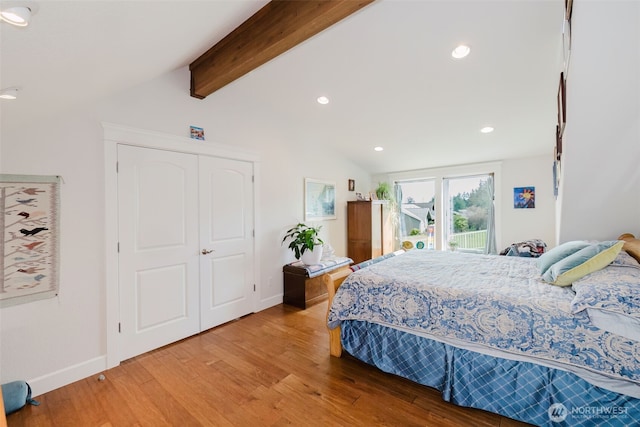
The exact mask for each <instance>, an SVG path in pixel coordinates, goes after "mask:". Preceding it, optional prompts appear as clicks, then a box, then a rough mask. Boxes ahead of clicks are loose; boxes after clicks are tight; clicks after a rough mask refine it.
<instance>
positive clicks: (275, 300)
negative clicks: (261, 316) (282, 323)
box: [256, 294, 284, 311]
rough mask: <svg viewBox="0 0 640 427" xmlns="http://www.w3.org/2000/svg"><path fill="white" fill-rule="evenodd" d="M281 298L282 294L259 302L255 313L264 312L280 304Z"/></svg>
mask: <svg viewBox="0 0 640 427" xmlns="http://www.w3.org/2000/svg"><path fill="white" fill-rule="evenodd" d="M283 297H284V294H278V295H275V296H272V297H269V298H267V299H263V300H260V302H259V303H258V307H257V309H256V311H262V310H266V309H267V308H270V307H273V306H274V305H278V304H282V298H283Z"/></svg>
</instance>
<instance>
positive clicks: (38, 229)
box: [20, 227, 48, 236]
mask: <svg viewBox="0 0 640 427" xmlns="http://www.w3.org/2000/svg"><path fill="white" fill-rule="evenodd" d="M46 230H48V228H46V227H36V228H34V229H33V230H27V229H26V228H21V229H20V232H21V233H22V234H24V235H25V236H35V235H36V234H38V233H40V232H41V231H46Z"/></svg>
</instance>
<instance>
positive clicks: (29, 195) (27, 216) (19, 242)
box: [0, 0, 60, 307]
mask: <svg viewBox="0 0 640 427" xmlns="http://www.w3.org/2000/svg"><path fill="white" fill-rule="evenodd" d="M0 1H1V0H0ZM59 183H60V177H58V176H37V177H35V178H34V177H30V176H28V175H2V174H0V206H2V209H1V210H2V214H3V216H4V217H0V218H3V219H4V221H3V222H2V226H1V227H0V228H1V229H2V237H3V242H2V245H0V257H2V258H1V259H0V261H2V262H4V264H3V265H4V269H3V271H2V275H3V276H2V277H1V278H0V307H5V306H7V305H14V304H20V303H23V302H26V301H27V300H33V299H41V298H51V297H54V296H55V295H57V294H58V289H59V283H58V268H59V253H58V234H59V206H60V194H59Z"/></svg>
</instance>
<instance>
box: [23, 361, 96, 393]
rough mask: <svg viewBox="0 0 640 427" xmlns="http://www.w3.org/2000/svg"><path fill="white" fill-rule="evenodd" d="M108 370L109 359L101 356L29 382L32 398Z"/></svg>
mask: <svg viewBox="0 0 640 427" xmlns="http://www.w3.org/2000/svg"><path fill="white" fill-rule="evenodd" d="M106 368H107V357H106V356H99V357H96V358H94V359H90V360H87V361H84V362H81V363H78V364H76V365H73V366H69V367H68V368H64V369H60V370H59V371H56V372H51V373H50V374H46V375H43V376H41V377H37V378H32V379H30V380H27V382H28V383H29V385H30V386H31V392H32V396H33V397H36V396H39V395H41V394H44V393H47V392H49V391H51V390H55V389H57V388H60V387H63V386H65V385H67V384H71V383H73V382H76V381H78V380H82V379H84V378H87V377H89V376H91V375H95V374H97V373H99V372H102V371H105V370H106Z"/></svg>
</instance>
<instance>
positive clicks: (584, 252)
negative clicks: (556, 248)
mask: <svg viewBox="0 0 640 427" xmlns="http://www.w3.org/2000/svg"><path fill="white" fill-rule="evenodd" d="M622 245H624V241H622V240H613V241H610V242H599V243H594V244H592V245H589V246H587V247H586V248H584V249H580V250H579V251H578V252H576V253H574V254H572V255H569V256H568V257H566V258H563V259H562V260H560V261H558V262H556V263H555V264H553V265H552V266H551V267H550V268H549V269H548V270H547V271H546V272H545V273H544V274H543V275H542V280H544V281H545V282H548V283H551V284H552V285H557V286H569V285H571V284H572V283H573V282H575V281H576V280H578V279H580V278H581V277H584V276H586V275H587V274H589V273H593V272H594V271H598V270H601V269H603V268H605V267H606V266H607V265H609V264H611V262H612V261H613V260H614V259H616V256H617V255H618V253H619V252H620V251H621V250H622Z"/></svg>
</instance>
